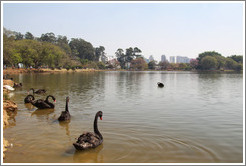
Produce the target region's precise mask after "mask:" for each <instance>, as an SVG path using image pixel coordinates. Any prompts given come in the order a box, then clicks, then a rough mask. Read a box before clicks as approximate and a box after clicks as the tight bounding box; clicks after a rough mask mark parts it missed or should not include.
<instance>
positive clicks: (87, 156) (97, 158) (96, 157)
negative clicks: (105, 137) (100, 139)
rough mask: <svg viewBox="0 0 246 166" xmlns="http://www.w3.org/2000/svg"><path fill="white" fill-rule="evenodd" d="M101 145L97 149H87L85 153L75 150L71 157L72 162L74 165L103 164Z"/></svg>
mask: <svg viewBox="0 0 246 166" xmlns="http://www.w3.org/2000/svg"><path fill="white" fill-rule="evenodd" d="M102 149H103V144H101V145H99V146H98V147H97V148H92V149H88V150H85V151H81V150H75V151H74V155H73V161H74V162H76V163H103V162H104V159H103V153H102V152H101V151H102Z"/></svg>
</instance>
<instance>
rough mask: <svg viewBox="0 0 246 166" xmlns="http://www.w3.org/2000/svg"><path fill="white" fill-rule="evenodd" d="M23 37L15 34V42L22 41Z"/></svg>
mask: <svg viewBox="0 0 246 166" xmlns="http://www.w3.org/2000/svg"><path fill="white" fill-rule="evenodd" d="M23 37H24V35H23V34H21V33H20V32H15V40H22V39H23Z"/></svg>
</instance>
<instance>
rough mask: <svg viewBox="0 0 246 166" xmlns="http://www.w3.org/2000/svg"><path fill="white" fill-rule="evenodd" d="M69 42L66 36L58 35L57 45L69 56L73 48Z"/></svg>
mask: <svg viewBox="0 0 246 166" xmlns="http://www.w3.org/2000/svg"><path fill="white" fill-rule="evenodd" d="M68 42H69V40H68V39H67V37H66V36H61V35H58V36H57V39H56V45H57V46H59V47H61V48H62V49H63V50H64V51H65V52H66V53H67V54H68V55H71V48H70V46H69V44H68Z"/></svg>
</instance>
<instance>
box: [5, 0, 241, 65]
mask: <svg viewBox="0 0 246 166" xmlns="http://www.w3.org/2000/svg"><path fill="white" fill-rule="evenodd" d="M2 8H3V17H2V18H3V26H4V27H5V28H7V29H9V30H13V31H17V32H21V33H22V34H25V33H26V32H31V33H32V34H33V35H34V36H35V37H40V36H41V34H45V33H48V32H53V33H54V34H55V35H56V36H57V35H63V36H67V37H68V38H69V39H70V38H82V39H84V40H86V41H88V42H90V43H91V44H92V45H93V46H94V47H98V46H104V47H105V52H106V53H107V55H108V56H110V55H115V52H116V50H117V49H118V48H122V49H124V50H125V49H126V48H129V47H138V48H140V49H141V50H142V54H143V55H144V56H145V57H146V58H149V56H150V55H153V56H154V58H155V60H160V57H161V55H163V54H165V55H166V56H167V57H168V58H169V57H170V56H177V55H179V56H187V57H190V58H196V57H197V56H198V54H199V53H202V52H204V51H217V52H219V53H221V54H222V55H223V56H230V55H234V54H237V55H243V54H244V46H243V42H244V35H245V34H244V28H245V27H244V21H243V20H244V18H243V15H244V13H243V12H244V4H243V3H242V2H241V3H234V2H233V3H227V2H224V3H221V2H218V3H198V2H193V3H185V2H180V3H177V2H176V3H161V2H160V3H150V2H149V3H113V2H111V3H99V2H97V3H81V2H77V3H57V2H54V3H30V2H28V3H3V5H2Z"/></svg>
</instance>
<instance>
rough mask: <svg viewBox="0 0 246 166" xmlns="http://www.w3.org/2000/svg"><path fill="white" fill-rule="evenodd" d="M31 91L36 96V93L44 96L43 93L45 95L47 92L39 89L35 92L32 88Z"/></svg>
mask: <svg viewBox="0 0 246 166" xmlns="http://www.w3.org/2000/svg"><path fill="white" fill-rule="evenodd" d="M30 90H32V92H33V94H34V93H36V94H43V93H45V92H46V90H45V89H38V90H36V91H34V89H33V88H31V89H30Z"/></svg>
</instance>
